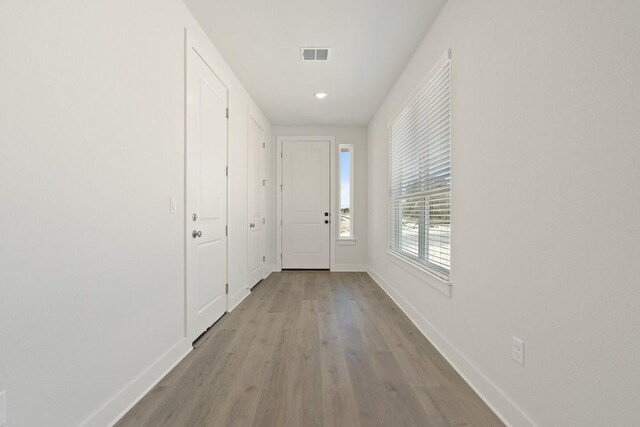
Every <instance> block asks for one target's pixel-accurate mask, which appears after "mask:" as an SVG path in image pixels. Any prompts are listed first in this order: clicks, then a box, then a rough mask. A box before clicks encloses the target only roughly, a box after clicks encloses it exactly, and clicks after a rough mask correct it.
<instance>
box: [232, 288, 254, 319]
mask: <svg viewBox="0 0 640 427" xmlns="http://www.w3.org/2000/svg"><path fill="white" fill-rule="evenodd" d="M250 293H251V291H250V290H249V289H241V290H240V292H236V293H235V294H233V295H230V296H229V308H228V309H227V311H228V312H229V313H231V312H232V311H233V309H234V308H236V307H237V306H238V305H239V304H240V303H241V302H242V301H244V299H245V298H246V297H248V296H249V294H250Z"/></svg>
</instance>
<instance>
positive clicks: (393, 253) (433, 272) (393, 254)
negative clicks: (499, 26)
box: [387, 50, 453, 296]
mask: <svg viewBox="0 0 640 427" xmlns="http://www.w3.org/2000/svg"><path fill="white" fill-rule="evenodd" d="M447 65H448V66H449V93H448V96H449V150H450V158H449V168H450V171H449V182H448V188H449V189H448V194H449V225H450V229H449V269H448V270H444V269H443V268H441V267H439V266H436V265H434V264H433V263H430V262H428V261H426V262H425V260H422V259H420V258H419V256H418V257H416V256H415V255H412V254H410V253H407V252H406V251H401V250H398V249H395V247H394V245H393V243H394V238H395V239H398V238H399V236H393V231H392V230H393V221H394V215H393V205H392V199H391V197H392V194H391V191H392V181H393V171H394V169H393V165H392V160H393V159H392V157H391V136H392V134H391V128H392V126H394V125H395V124H396V123H397V122H398V120H399V119H400V118H401V117H402V116H403V114H405V112H406V110H407V109H409V108H410V107H411V106H412V105H414V103H415V102H416V100H417V98H418V97H419V95H420V93H421V92H422V91H423V90H424V89H425V88H426V86H427V85H428V84H429V83H430V81H431V80H432V79H433V78H434V77H435V76H436V75H437V74H438V73H439V72H441V71H442V69H443V67H445V66H447ZM452 94H453V81H452V76H451V51H450V50H447V51H446V52H445V54H444V55H443V56H442V57H441V58H440V59H439V60H438V61H437V62H436V63H435V65H434V66H433V68H432V69H431V70H430V71H429V73H427V75H426V76H425V77H424V78H423V79H422V80H421V81H420V83H419V84H418V85H416V87H414V89H413V90H412V91H411V92H410V93H409V96H408V98H407V100H406V101H405V102H404V103H403V104H402V105H401V107H400V108H399V109H398V112H397V113H396V114H395V115H394V116H393V117H392V118H391V120H390V121H389V122H388V123H387V142H388V149H389V153H388V154H389V158H388V161H389V163H388V167H389V169H388V173H389V174H388V187H387V188H388V191H389V202H388V224H387V225H388V232H387V238H388V241H387V253H388V254H389V255H390V259H391V261H393V262H394V263H396V264H398V265H399V266H401V267H403V268H405V269H406V270H407V271H409V272H410V273H412V274H413V275H415V276H417V277H418V278H420V279H422V280H423V281H426V282H428V283H429V284H431V285H433V286H434V287H436V288H438V289H439V290H441V291H442V292H443V293H445V294H446V295H448V296H451V291H450V286H451V277H452V254H453V251H452V245H451V243H452V235H453V233H452V227H451V225H452V218H453V215H452V199H453V184H452V179H451V178H452V175H453V168H452V164H453V159H452V153H451V151H452V141H453V130H452ZM400 218H401V217H399V218H397V219H400ZM398 230H399V232H401V231H400V228H399V229H398ZM422 233H424V231H419V234H422ZM419 240H420V238H419ZM423 245H424V242H421V241H419V242H418V246H420V247H422V246H423ZM396 246H397V244H396ZM427 251H428V248H427ZM434 267H436V268H434ZM443 270H444V271H443ZM433 279H436V280H435V281H434V280H433Z"/></svg>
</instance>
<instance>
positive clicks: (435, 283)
mask: <svg viewBox="0 0 640 427" xmlns="http://www.w3.org/2000/svg"><path fill="white" fill-rule="evenodd" d="M387 254H389V258H390V259H391V261H393V263H394V264H396V265H398V266H399V267H402V268H403V269H405V270H406V271H407V272H409V273H411V274H412V275H413V276H414V277H415V278H417V279H418V280H420V281H422V282H425V283H427V284H428V285H430V286H431V287H432V288H435V289H437V290H438V291H440V292H442V293H443V294H445V295H446V296H448V297H451V285H452V283H451V281H449V280H447V279H443V278H442V277H440V276H438V275H436V274H434V273H432V272H431V271H429V270H427V269H426V268H424V267H422V266H420V265H419V264H418V263H416V262H413V261H411V260H409V259H407V258H405V257H403V256H402V255H398V254H396V253H395V252H392V251H390V250H387Z"/></svg>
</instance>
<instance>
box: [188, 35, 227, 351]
mask: <svg viewBox="0 0 640 427" xmlns="http://www.w3.org/2000/svg"><path fill="white" fill-rule="evenodd" d="M188 55H189V56H188V59H187V61H188V62H187V146H186V159H187V164H186V233H187V236H186V239H187V240H186V241H187V243H186V270H187V271H186V273H187V336H188V337H189V338H191V340H195V339H196V338H197V337H198V336H199V335H200V334H202V332H204V331H205V330H206V329H207V328H209V327H210V326H211V325H212V324H213V323H214V322H215V321H216V320H218V319H219V318H220V317H221V316H222V315H223V314H224V313H225V311H226V310H227V297H226V283H227V237H226V226H227V176H226V175H227V173H226V167H227V117H226V116H227V114H226V109H227V88H226V87H225V85H224V84H223V83H222V82H221V81H220V79H218V78H217V77H216V75H215V74H214V73H213V71H212V70H211V69H210V68H209V66H208V65H207V63H206V62H205V61H204V60H203V59H202V57H201V56H200V55H199V54H198V52H197V51H196V49H195V48H193V47H189V52H188Z"/></svg>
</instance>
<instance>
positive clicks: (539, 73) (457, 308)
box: [368, 0, 640, 426]
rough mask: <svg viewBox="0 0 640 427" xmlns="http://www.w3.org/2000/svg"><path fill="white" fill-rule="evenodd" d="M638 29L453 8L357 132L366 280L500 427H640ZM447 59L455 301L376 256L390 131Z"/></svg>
mask: <svg viewBox="0 0 640 427" xmlns="http://www.w3.org/2000/svg"><path fill="white" fill-rule="evenodd" d="M638 22H640V3H638V2H636V1H632V0H626V1H619V2H615V4H614V3H611V2H605V1H534V2H526V1H506V0H503V1H497V0H495V1H493V0H492V1H489V0H487V1H482V2H469V1H463V0H449V2H448V3H447V5H446V6H445V8H444V9H443V11H442V13H441V15H440V17H439V18H438V19H437V21H436V23H435V25H434V26H433V28H432V29H431V31H430V32H429V34H428V35H427V37H426V38H425V40H424V41H423V43H422V44H421V45H420V47H419V48H418V50H417V51H416V53H415V56H414V57H413V59H412V60H411V62H410V63H409V64H408V66H407V67H406V69H405V71H404V72H403V74H402V75H401V77H400V78H399V80H398V81H397V83H396V84H395V86H394V88H393V89H392V91H391V92H390V93H389V95H388V97H387V99H386V101H385V102H384V103H383V104H382V106H381V107H380V109H379V110H378V112H377V114H376V116H375V118H374V120H373V121H372V122H371V123H370V125H369V137H368V138H369V183H368V184H369V244H368V248H369V262H370V267H371V272H372V275H373V276H374V277H375V278H376V279H377V280H379V281H380V282H381V283H382V284H383V286H384V287H385V288H386V289H387V290H388V291H389V293H390V294H391V295H392V296H393V297H394V298H395V299H396V300H397V301H398V302H399V304H400V305H401V306H402V307H403V308H404V309H405V310H406V311H407V312H408V313H409V314H410V315H411V317H412V318H413V319H414V321H415V322H416V323H417V324H418V325H419V326H420V327H421V328H422V330H423V331H424V332H425V333H426V335H427V336H428V337H429V338H430V339H431V340H432V341H433V342H434V344H436V345H437V346H438V347H439V348H440V349H441V350H442V351H443V353H444V354H445V355H446V356H447V357H448V358H449V359H450V360H451V361H452V362H453V364H454V365H455V366H457V367H458V368H459V369H460V371H461V372H462V373H463V374H464V375H465V376H466V377H467V379H468V380H469V381H470V382H471V383H472V384H473V385H474V386H475V387H476V388H477V390H478V391H479V392H480V393H481V394H482V395H483V396H484V397H485V398H486V399H487V400H488V401H489V403H491V404H492V405H493V407H494V408H495V409H496V410H497V411H498V412H499V413H501V414H502V416H503V417H504V418H505V419H506V420H507V421H509V422H510V423H512V424H513V425H527V424H530V423H535V424H538V425H548V426H602V425H608V426H613V425H618V426H623V425H634V424H637V423H638V420H640V407H639V405H638V391H639V390H640V363H638V361H639V355H640V327H639V326H638V325H639V323H638V322H639V318H640V291H639V288H638V283H639V279H638V278H639V277H640V264H639V263H638V255H639V254H640V215H639V212H640V195H639V194H640V193H638V183H639V182H640V167H639V165H640V144H638V141H640V125H639V124H640V121H639V117H640V103H639V102H638V100H640V27H639V26H638ZM447 48H452V73H453V74H452V75H453V110H452V122H453V128H452V132H453V140H452V141H453V142H452V147H453V178H452V183H453V184H452V185H453V206H452V209H453V210H452V212H453V213H452V215H453V243H452V251H453V260H452V281H453V290H452V297H451V298H449V297H447V296H445V295H443V294H442V293H440V292H439V291H438V290H436V289H435V288H433V287H431V286H430V285H429V284H428V283H426V282H425V281H423V280H419V279H417V278H416V277H415V276H414V275H412V274H410V273H409V272H407V271H406V270H405V269H403V268H401V267H400V266H399V265H397V264H396V263H393V262H391V260H390V256H389V255H388V254H387V253H386V247H387V212H388V209H387V194H388V184H387V179H388V178H387V177H388V161H387V160H388V154H387V153H388V142H387V133H386V125H387V124H388V122H389V120H390V119H391V117H392V116H393V115H394V114H395V113H396V112H397V111H398V109H399V107H400V105H401V104H402V103H403V102H404V101H405V100H406V99H407V97H408V96H409V95H410V93H411V91H412V90H413V89H414V88H415V87H416V85H417V84H418V82H419V81H420V80H421V78H422V77H423V76H424V75H425V74H426V73H427V72H428V71H429V69H430V68H431V67H432V65H433V64H434V63H435V62H436V61H437V59H438V58H440V57H441V55H442V54H443V53H444V52H445V50H446V49H447ZM512 335H516V336H519V337H521V338H523V339H524V340H525V350H526V353H525V367H521V366H519V365H517V364H516V363H514V362H513V361H512V360H511V354H510V346H511V337H512Z"/></svg>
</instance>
